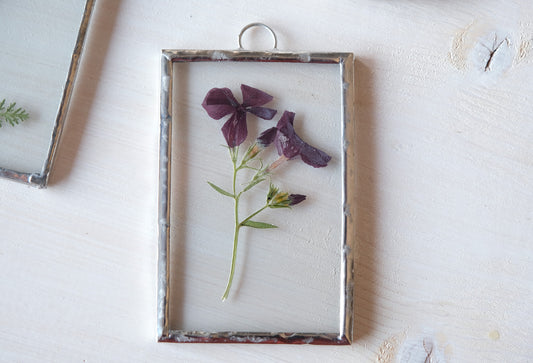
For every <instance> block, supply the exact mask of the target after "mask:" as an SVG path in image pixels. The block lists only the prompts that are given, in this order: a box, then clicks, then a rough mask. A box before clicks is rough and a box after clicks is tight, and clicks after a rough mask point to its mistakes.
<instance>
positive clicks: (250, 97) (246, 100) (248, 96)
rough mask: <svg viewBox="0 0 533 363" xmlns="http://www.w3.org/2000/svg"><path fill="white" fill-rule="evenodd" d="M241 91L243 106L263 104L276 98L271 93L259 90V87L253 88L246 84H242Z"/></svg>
mask: <svg viewBox="0 0 533 363" xmlns="http://www.w3.org/2000/svg"><path fill="white" fill-rule="evenodd" d="M241 91H242V106H243V107H249V106H263V105H264V104H265V103H268V102H270V101H272V99H273V98H274V97H272V96H271V95H269V94H267V93H265V92H263V91H260V90H258V89H257V88H253V87H250V86H247V85H245V84H241Z"/></svg>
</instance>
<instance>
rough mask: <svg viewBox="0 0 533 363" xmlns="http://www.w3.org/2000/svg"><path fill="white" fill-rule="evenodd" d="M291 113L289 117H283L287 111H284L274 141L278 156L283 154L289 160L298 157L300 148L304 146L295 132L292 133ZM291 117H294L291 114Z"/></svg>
mask: <svg viewBox="0 0 533 363" xmlns="http://www.w3.org/2000/svg"><path fill="white" fill-rule="evenodd" d="M291 113H292V112H290V113H289V117H285V115H286V114H287V111H285V113H284V114H283V116H282V118H281V119H280V120H279V122H278V134H277V137H276V140H275V145H276V148H277V149H278V154H280V155H281V154H283V155H285V156H286V157H287V158H289V159H292V158H294V157H296V156H298V155H299V154H300V152H301V150H302V147H303V146H304V145H305V142H304V141H303V140H302V139H300V137H299V136H298V135H296V132H295V131H294V127H293V126H292V122H291V117H290V116H291V115H290V114H291ZM292 117H294V114H293V113H292ZM282 121H283V122H282ZM283 123H284V125H283V126H282V127H281V128H280V127H279V125H280V124H283Z"/></svg>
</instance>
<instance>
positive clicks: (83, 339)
mask: <svg viewBox="0 0 533 363" xmlns="http://www.w3.org/2000/svg"><path fill="white" fill-rule="evenodd" d="M532 19H533V5H531V3H530V2H528V1H525V0H523V1H506V2H501V1H485V2H482V3H481V2H477V4H476V3H474V2H459V3H458V2H442V1H426V2H423V1H404V2H397V1H396V2H385V1H370V0H368V1H336V2H329V3H328V2H320V1H309V2H306V3H305V7H302V2H296V1H278V0H274V1H271V2H268V3H264V2H259V1H233V2H231V4H229V3H226V2H200V1H187V2H186V1H181V2H176V1H159V2H143V1H139V0H123V1H111V0H108V1H106V0H102V1H100V2H98V4H97V5H96V9H95V13H94V18H93V22H92V27H91V30H90V33H89V37H88V42H87V48H86V52H85V57H84V59H83V62H82V67H81V69H80V74H79V78H78V81H79V82H78V85H77V89H76V91H75V93H74V96H73V102H72V105H71V111H70V114H69V117H68V120H67V127H66V129H65V133H64V135H63V143H62V145H61V148H60V150H59V155H58V159H57V163H56V164H55V170H54V172H53V175H52V179H51V184H50V187H49V188H48V189H46V190H37V189H32V188H30V187H27V186H23V185H19V184H14V183H12V182H8V181H0V205H1V209H0V220H1V222H0V227H1V239H0V273H1V275H2V280H1V283H0V311H1V312H2V313H1V314H0V337H1V339H0V361H5V362H31V361H50V362H102V361H109V362H130V361H146V362H156V361H176V360H177V361H192V362H204V361H232V362H234V361H243V362H245V361H246V362H247V361H272V362H275V361H287V362H295V361H305V362H323V361H348V362H365V361H368V362H372V361H377V362H389V361H400V362H423V361H424V360H425V359H426V357H427V356H428V354H429V353H428V352H431V354H430V357H431V360H430V361H432V362H444V361H446V362H528V361H531V360H532V359H533V358H532V356H533V348H532V347H531V340H532V337H533V325H532V324H531V317H532V316H533V307H532V306H533V246H532V244H533V237H532V236H533V191H532V190H533V148H532V141H533V121H532V116H531V115H532V113H533V112H532V111H533V106H532V102H531V101H532V100H531V93H532V91H533V85H532V82H531V81H532V80H533V77H532V75H533V56H532V53H531V52H532V51H533V49H532V47H533V20H532ZM253 21H263V22H266V23H268V24H269V25H271V26H272V27H273V28H274V29H275V30H276V31H277V33H278V36H279V48H280V49H290V50H318V51H320V50H324V51H351V52H353V53H355V55H356V57H357V58H358V60H357V62H356V68H357V69H356V77H357V84H356V100H355V102H356V106H357V109H358V125H357V139H356V140H355V141H356V142H357V152H358V156H357V171H358V178H357V195H358V198H357V217H356V218H357V251H356V252H357V271H356V298H355V311H356V313H355V315H356V316H355V329H356V333H355V335H356V341H355V342H354V344H353V345H352V346H348V347H316V346H264V345H201V344H200V345H172V344H159V343H156V342H155V335H156V334H155V326H156V321H155V318H156V315H155V312H156V255H157V251H156V237H157V231H156V226H157V216H156V212H157V189H156V185H157V157H158V112H159V100H158V87H159V55H160V49H161V48H203V49H213V48H227V49H231V48H236V46H237V44H236V35H237V34H238V32H239V31H240V29H241V27H242V26H244V25H245V24H247V23H249V22H253ZM249 40H250V39H249ZM266 41H267V42H268V40H266ZM245 44H246V40H245ZM268 44H269V43H268ZM496 48H497V50H496V51H495V52H494V50H495V49H496ZM492 53H493V54H492ZM491 54H492V56H491ZM1 131H2V130H0V132H1ZM428 361H429V360H428Z"/></svg>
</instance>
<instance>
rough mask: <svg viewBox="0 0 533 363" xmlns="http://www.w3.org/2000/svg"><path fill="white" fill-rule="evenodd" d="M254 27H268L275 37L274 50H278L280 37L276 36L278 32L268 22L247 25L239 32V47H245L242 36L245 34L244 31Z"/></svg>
mask: <svg viewBox="0 0 533 363" xmlns="http://www.w3.org/2000/svg"><path fill="white" fill-rule="evenodd" d="M254 27H263V28H266V29H267V30H268V31H269V32H270V34H272V38H274V48H273V49H274V50H277V49H278V38H277V37H276V33H274V30H272V28H271V27H269V26H268V25H266V24H263V23H250V24H248V25H246V26H245V27H244V28H242V30H241V32H240V34H239V49H244V48H243V47H242V41H241V40H242V36H243V34H244V32H246V31H247V30H248V29H250V28H254Z"/></svg>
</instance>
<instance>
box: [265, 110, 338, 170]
mask: <svg viewBox="0 0 533 363" xmlns="http://www.w3.org/2000/svg"><path fill="white" fill-rule="evenodd" d="M293 122H294V112H289V111H285V112H284V113H283V115H282V116H281V118H280V119H279V121H278V124H277V125H276V127H272V128H270V129H268V130H265V131H264V132H262V133H261V135H259V137H258V138H257V143H258V144H260V145H261V146H263V147H266V146H268V145H270V144H272V143H274V145H276V148H277V149H278V154H279V155H281V156H282V158H283V157H284V158H286V159H293V158H295V157H296V156H298V155H300V157H301V158H302V160H303V162H304V163H306V164H309V165H311V166H313V167H315V168H321V167H324V166H326V165H328V162H329V161H330V160H331V156H329V155H328V154H326V153H325V152H323V151H321V150H318V149H317V148H315V147H313V146H311V145H309V144H308V143H306V142H305V141H303V140H302V139H301V138H300V137H299V136H298V135H297V134H296V132H295V131H294V127H293ZM281 161H283V160H281ZM276 162H277V161H276ZM276 162H274V164H275V165H274V164H273V165H272V166H271V169H273V167H276V166H277V165H278V164H279V163H278V164H276Z"/></svg>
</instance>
